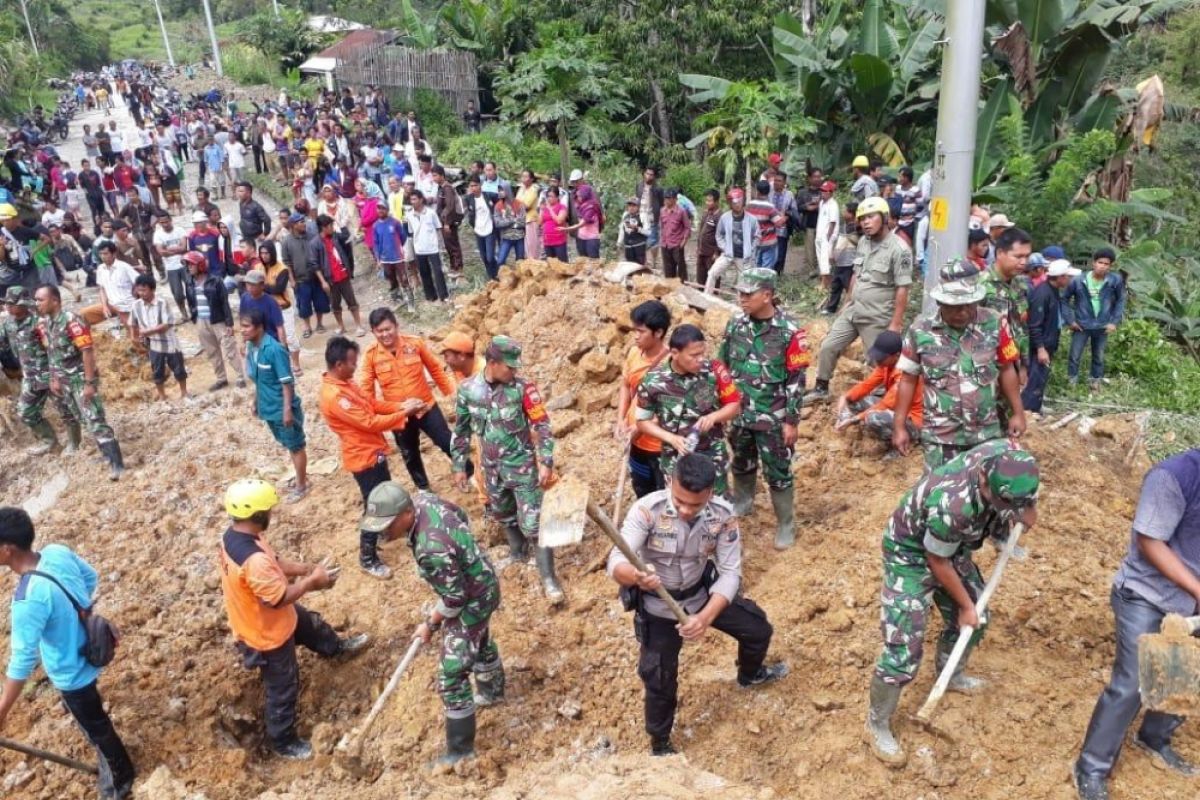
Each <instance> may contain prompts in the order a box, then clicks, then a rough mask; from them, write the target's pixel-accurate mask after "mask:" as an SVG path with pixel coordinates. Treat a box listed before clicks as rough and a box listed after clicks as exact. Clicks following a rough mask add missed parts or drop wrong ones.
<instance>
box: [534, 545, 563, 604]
mask: <svg viewBox="0 0 1200 800" xmlns="http://www.w3.org/2000/svg"><path fill="white" fill-rule="evenodd" d="M537 568H538V574H539V575H540V576H541V577H542V589H544V590H545V592H546V598H547V599H548V600H549V601H550V603H551V605H558V604H559V603H561V602H562V601H563V590H562V587H561V586H559V585H558V577H557V576H556V575H555V574H554V551H553V550H551V549H550V548H549V547H539V548H538V549H537Z"/></svg>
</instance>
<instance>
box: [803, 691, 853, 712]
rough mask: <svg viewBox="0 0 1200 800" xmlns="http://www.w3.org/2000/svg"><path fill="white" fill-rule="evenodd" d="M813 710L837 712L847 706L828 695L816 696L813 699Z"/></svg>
mask: <svg viewBox="0 0 1200 800" xmlns="http://www.w3.org/2000/svg"><path fill="white" fill-rule="evenodd" d="M811 702H812V704H813V708H815V709H816V710H817V711H836V710H838V709H839V708H845V707H846V704H845V703H843V702H842V701H841V700H837V699H835V698H833V697H831V696H829V695H827V694H815V695H813V696H812V698H811Z"/></svg>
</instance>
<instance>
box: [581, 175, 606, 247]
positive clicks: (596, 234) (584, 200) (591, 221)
mask: <svg viewBox="0 0 1200 800" xmlns="http://www.w3.org/2000/svg"><path fill="white" fill-rule="evenodd" d="M575 198H576V200H578V203H577V205H576V209H577V210H578V212H579V232H578V233H576V234H575V237H576V238H575V249H576V250H578V251H579V255H580V256H582V257H583V258H596V259H598V258H600V225H601V224H602V223H603V221H604V210H603V209H602V208H601V207H600V201H599V200H598V199H596V192H595V190H593V189H592V187H591V186H588V185H587V184H586V183H585V184H583V185H582V186H580V187H579V189H577V190H576V192H575Z"/></svg>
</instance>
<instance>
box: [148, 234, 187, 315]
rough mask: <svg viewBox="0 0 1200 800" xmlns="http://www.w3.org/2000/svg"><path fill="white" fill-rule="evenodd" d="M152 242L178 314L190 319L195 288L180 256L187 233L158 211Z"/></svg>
mask: <svg viewBox="0 0 1200 800" xmlns="http://www.w3.org/2000/svg"><path fill="white" fill-rule="evenodd" d="M153 242H154V248H155V250H157V251H158V254H159V256H160V257H161V258H162V262H163V268H164V269H165V270H166V272H167V283H168V284H169V285H170V287H171V296H172V297H173V298H175V305H176V307H178V308H179V315H180V316H181V317H182V318H183V319H192V317H193V316H195V315H194V313H193V312H194V311H195V310H196V294H195V292H196V289H195V287H194V286H193V285H192V281H191V276H190V275H188V271H187V270H186V269H184V267H183V258H182V256H183V254H184V253H186V252H187V249H188V248H187V234H186V233H185V232H184V231H182V230H180V229H179V228H176V227H175V223H174V222H172V221H171V215H170V214H168V213H167V212H166V211H159V213H158V227H157V228H155V229H154V238H153Z"/></svg>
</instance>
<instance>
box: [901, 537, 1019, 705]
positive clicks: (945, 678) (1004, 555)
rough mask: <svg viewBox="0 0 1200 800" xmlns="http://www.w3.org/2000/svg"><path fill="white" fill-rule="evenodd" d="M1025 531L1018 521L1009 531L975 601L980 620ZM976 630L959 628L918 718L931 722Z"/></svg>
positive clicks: (967, 626)
mask: <svg viewBox="0 0 1200 800" xmlns="http://www.w3.org/2000/svg"><path fill="white" fill-rule="evenodd" d="M1024 532H1025V526H1024V525H1022V524H1021V523H1019V522H1018V523H1017V524H1015V525H1013V526H1012V530H1011V531H1009V534H1008V541H1007V542H1005V543H1004V549H1003V550H1001V551H1000V557H999V558H997V559H996V566H995V567H994V568H993V569H992V575H991V577H990V578H988V582H987V585H986V586H984V587H983V592H982V593H981V594H980V595H979V599H978V600H976V601H975V614H976V616H978V617H979V619H980V621H982V620H983V613H984V612H985V611H987V605H988V601H989V600H991V599H992V595H993V594H995V592H996V587H997V586H999V585H1000V576H1001V575H1003V574H1004V567H1005V565H1007V564H1008V560H1009V559H1010V558H1012V554H1013V550H1015V549H1016V547H1017V540H1018V539H1020V538H1021V534H1023V533H1024ZM974 632H975V628H974V627H972V626H971V625H963V626H962V627H961V628H959V629H958V641H956V642H955V643H954V650H952V651H951V652H950V659H949V660H948V661H947V662H946V666H945V667H943V668H942V674H941V675H939V676H938V679H937V683H935V684H934V685H933V691H931V692H930V693H929V699H927V700H926V701H925V704H924V705H923V706H921V710H920V711H918V712H917V719H919V720H921V721H922V722H929V719H930V717H932V716H933V712H934V711H935V710H936V709H937V705H938V703H939V702H940V701H941V699H942V695H944V694H945V693H946V688H947V687H948V686H949V685H950V679H951V678H952V677H954V671H955V669H957V668H958V662H959V661H961V660H962V657H963V654H964V653H966V652H967V645H968V644H970V642H971V634H973V633H974Z"/></svg>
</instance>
